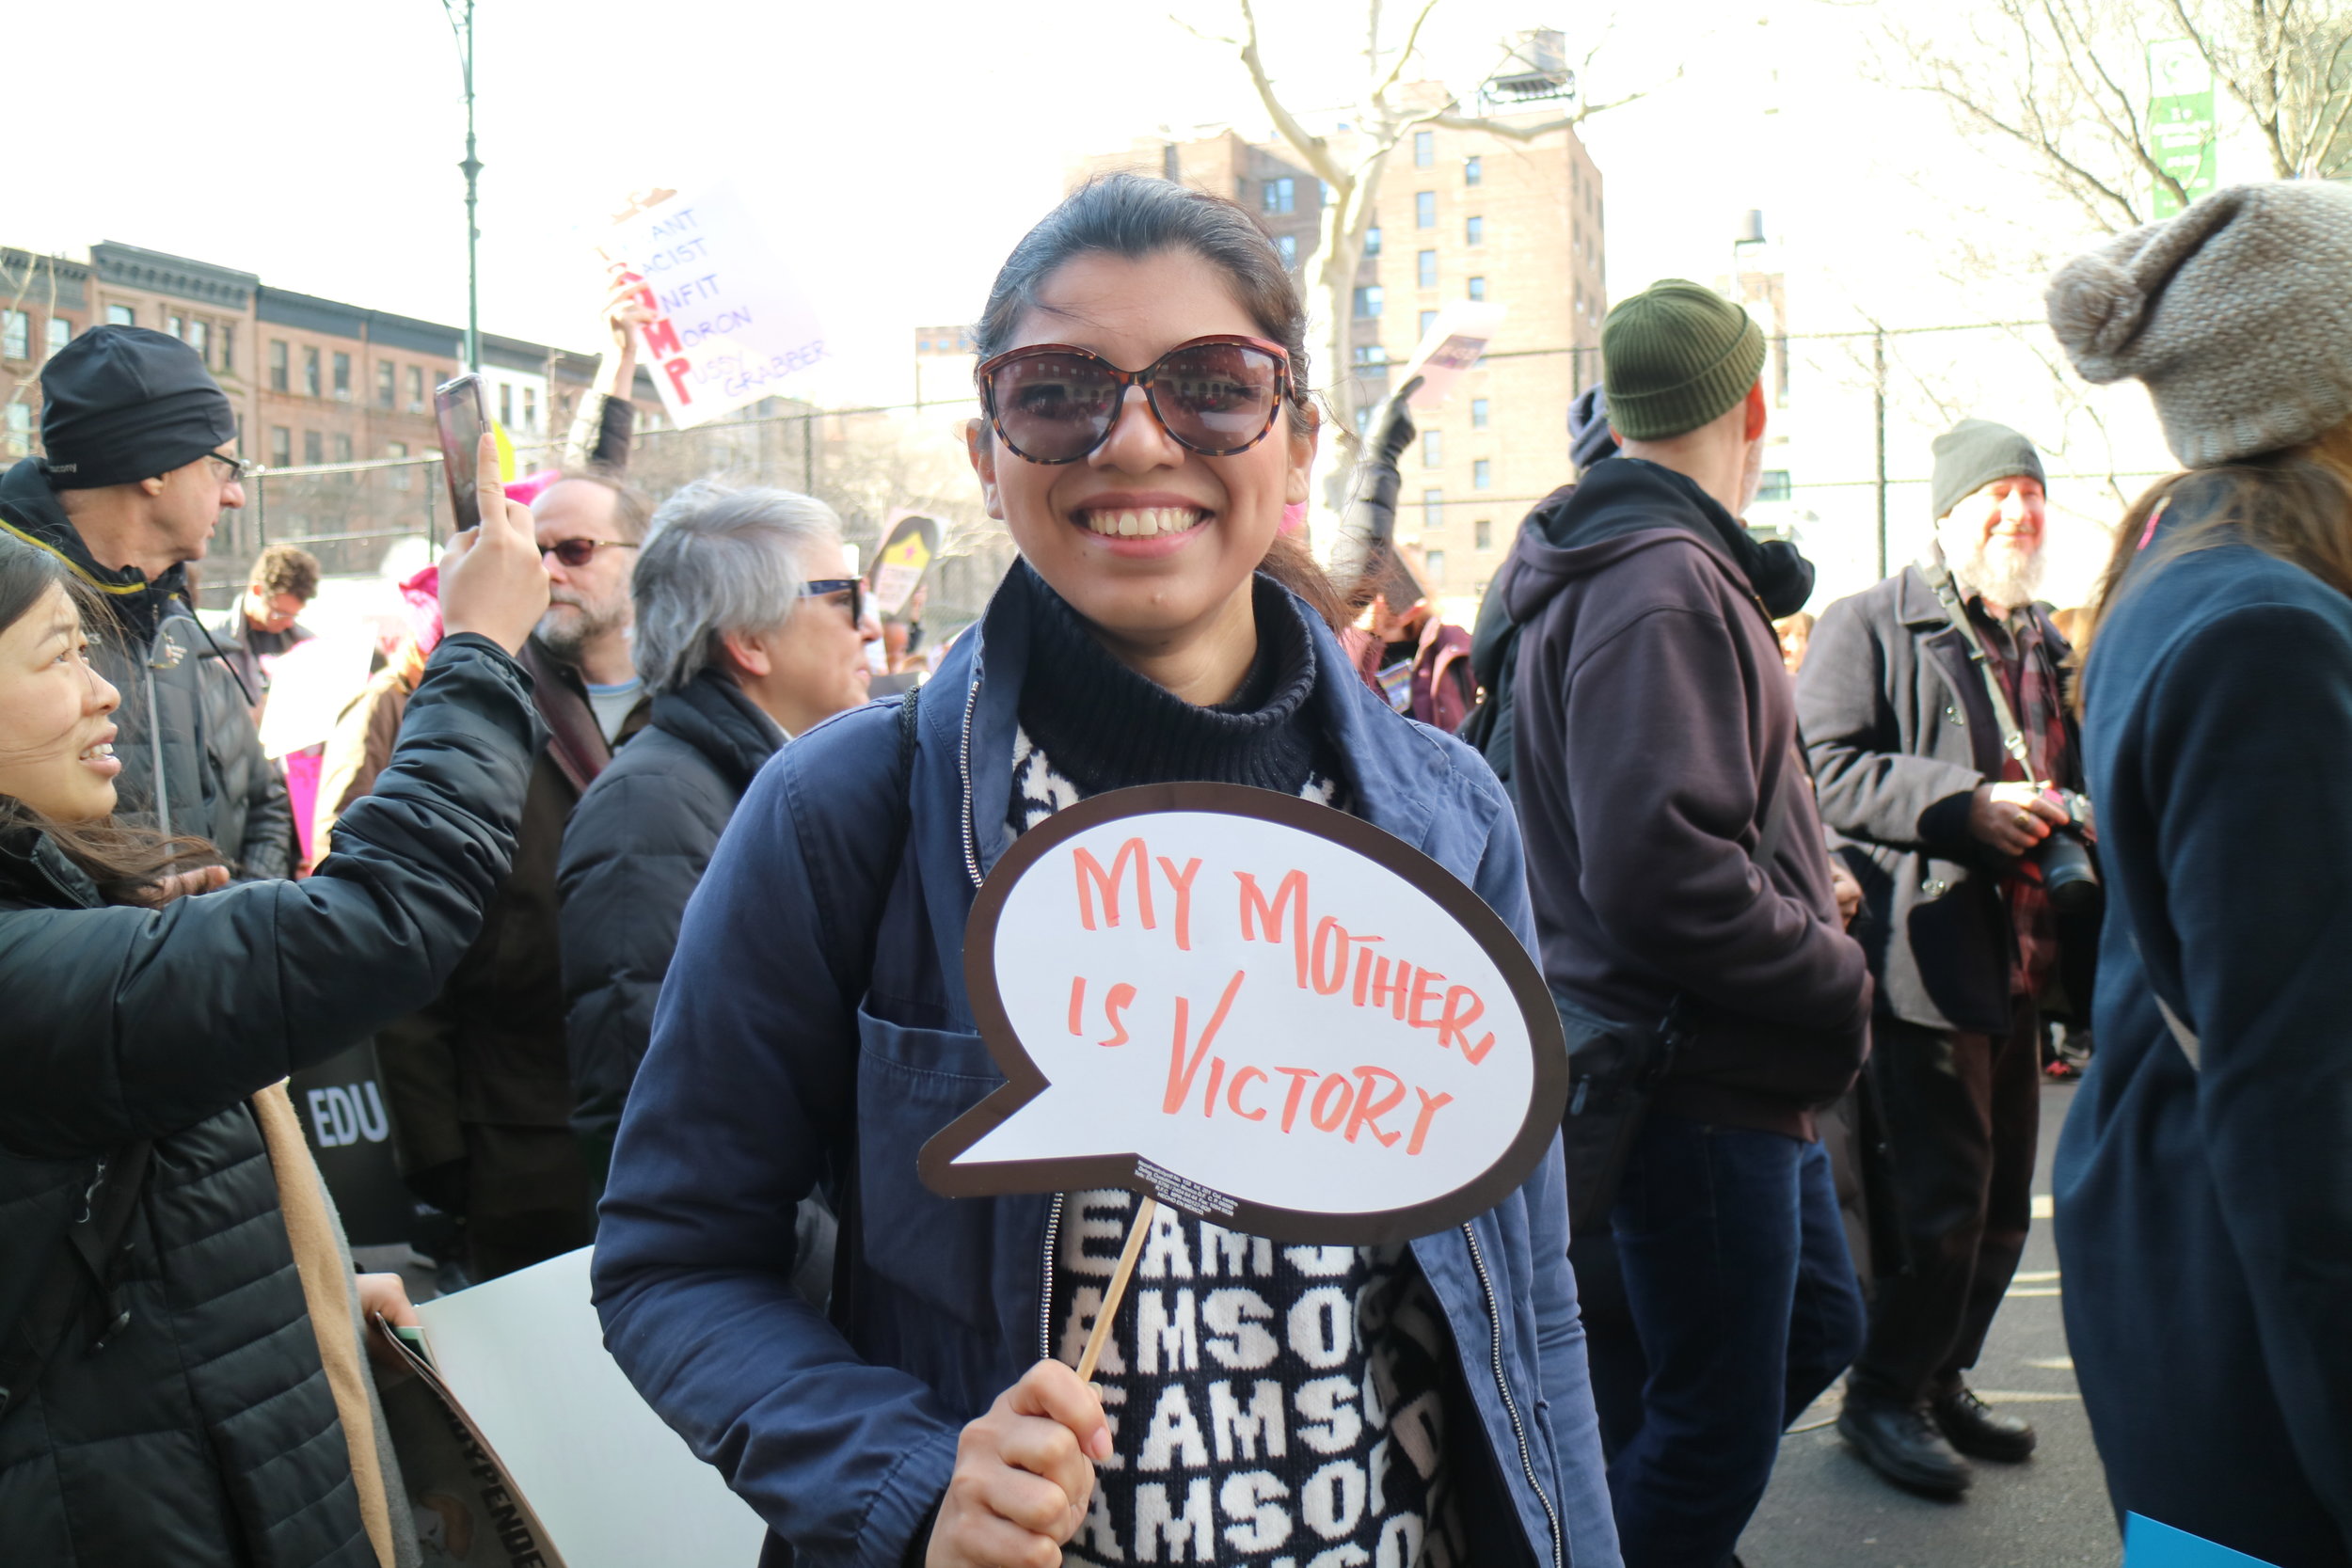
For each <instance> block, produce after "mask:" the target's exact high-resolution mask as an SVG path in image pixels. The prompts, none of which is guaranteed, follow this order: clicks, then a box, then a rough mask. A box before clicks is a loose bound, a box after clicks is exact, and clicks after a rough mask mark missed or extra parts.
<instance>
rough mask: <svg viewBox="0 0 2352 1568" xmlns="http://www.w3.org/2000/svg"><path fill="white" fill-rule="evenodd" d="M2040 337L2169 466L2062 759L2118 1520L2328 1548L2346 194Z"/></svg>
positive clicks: (2075, 1165)
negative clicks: (2085, 770) (2096, 865)
mask: <svg viewBox="0 0 2352 1568" xmlns="http://www.w3.org/2000/svg"><path fill="white" fill-rule="evenodd" d="M2049 304H2050V320H2051V325H2053V326H2054V327H2055V328H2056V329H2057V331H2058V339H2059V341H2061V342H2062V343H2064V344H2065V345H2066V348H2067V350H2068V352H2069V353H2070V354H2071V355H2072V356H2073V357H2074V363H2075V366H2076V368H2078V369H2079V370H2080V371H2081V372H2083V373H2084V374H2085V375H2086V376H2088V377H2090V379H2091V380H2093V381H2118V380H2122V379H2123V378H2125V377H2127V376H2128V377H2134V378H2137V379H2138V380H2140V381H2143V382H2145V383H2146V384H2147V387H2148V390H2149V392H2150V394H2151V396H2152V397H2153V399H2154V402H2155V406H2156V413H2157V414H2158V416H2159V417H2160V418H2161V419H2162V420H2163V423H2164V430H2165V436H2166V438H2167V440H2168V441H2169V444H2170V446H2171V448H2172V451H2173V452H2174V454H2175V455H2176V456H2178V457H2179V458H2180V459H2181V461H2182V463H2183V464H2184V465H2185V467H2186V471H2185V472H2182V473H2178V474H2174V475H2172V476H2171V477H2170V478H2169V479H2167V480H2165V481H2163V482H2162V483H2158V484H2157V485H2156V486H2155V487H2154V488H2153V489H2152V490H2150V491H2149V492H2148V493H2147V494H2146V495H2145V496H2143V497H2141V498H2140V499H2139V500H2138V502H2137V504H2135V505H2134V506H2133V507H2132V508H2131V510H2130V511H2129V512H2128V513H2127V514H2126V515H2125V516H2124V518H2123V524H2122V529H2121V530H2119V531H2118V532H2117V534H2116V541H2115V554H2114V558H2113V560H2112V561H2111V562H2110V563H2109V565H2108V567H2107V571H2106V578H2105V579H2104V581H2103V582H2102V583H2101V585H2100V588H2099V592H2098V597H2097V602H2096V604H2095V605H2094V607H2093V610H2092V614H2093V621H2092V629H2091V632H2090V643H2089V652H2088V655H2087V656H2086V658H2085V661H2084V666H2083V677H2082V683H2081V691H2082V701H2083V743H2084V751H2085V753H2086V757H2087V761H2088V764H2089V773H2090V794H2091V799H2092V800H2093V802H2094V803H2095V804H2096V807H2097V811H2098V826H2099V853H2100V863H2101V869H2102V871H2103V872H2104V874H2105V876H2106V880H2107V884H2108V896H2107V911H2106V929H2105V932H2104V935H2103V938H2102V941H2101V944H2100V950H2099V985H2098V1000H2097V1003H2096V1006H2095V1011H2096V1014H2097V1031H2096V1033H2097V1037H2098V1042H2099V1045H2098V1051H2097V1053H2096V1054H2095V1055H2094V1056H2093V1058H2092V1061H2091V1065H2090V1069H2089V1070H2088V1071H2087V1072H2086V1073H2085V1074H2084V1077H2083V1083H2082V1087H2081V1088H2080V1089H2079V1090H2078V1091H2077V1093H2076V1097H2075V1101H2074V1109H2073V1110H2072V1111H2071V1112H2070V1113H2069V1115H2068V1117H2067V1119H2066V1130H2065V1132H2064V1133H2063V1134H2062V1135H2061V1137H2060V1139H2059V1141H2058V1165H2057V1183H2056V1184H2057V1196H2058V1254H2059V1258H2060V1259H2061V1261H2063V1262H2064V1264H2065V1266H2066V1328H2067V1338H2068V1340H2069V1341H2070V1343H2071V1345H2072V1348H2073V1351H2074V1366H2075V1370H2076V1375H2077V1376H2078V1377H2079V1378H2080V1379H2081V1382H2082V1390H2083V1401H2084V1403H2085V1405H2086V1406H2087V1407H2088V1409H2089V1411H2090V1421H2091V1429H2092V1431H2093V1433H2095V1434H2096V1436H2097V1438H2098V1442H2099V1452H2100V1457H2101V1458H2102V1459H2103V1460H2104V1461H2105V1462H2106V1477H2107V1490H2108V1493H2109V1495H2110V1496H2111V1497H2113V1499H2114V1502H2115V1507H2116V1511H2117V1513H2118V1514H2119V1515H2121V1514H2125V1513H2141V1514H2145V1515H2147V1516H2149V1517H2151V1518H2153V1519H2155V1520H2158V1521H2160V1522H2162V1523H2164V1524H2168V1525H2172V1526H2175V1527H2177V1528H2181V1529H2185V1530H2187V1531H2189V1532H2190V1533H2191V1534H2194V1535H2198V1536H2201V1537H2204V1538H2205V1539H2207V1540H2211V1541H2216V1542H2218V1543H2220V1544H2223V1545H2225V1546H2230V1547H2233V1548H2235V1549H2236V1550H2238V1551H2241V1552H2246V1553H2249V1554H2250V1555H2251V1556H2252V1557H2254V1558H2256V1559H2259V1560H2262V1561H2264V1562H2271V1563H2278V1564H2280V1565H2281V1568H2344V1565H2345V1564H2352V962H2347V961H2346V943H2347V942H2352V191H2347V190H2345V189H2344V187H2343V186H2341V185H2331V184H2323V183H2319V182H2290V183H2280V184H2271V185H2244V186H2238V187H2236V188H2234V189H2232V190H2225V191H2221V192H2219V193H2217V194H2216V195H2214V196H2212V197H2209V198H2206V199H2204V200H2203V201H2201V202H2199V203H2198V204H2197V205H2195V206H2194V207H2191V208H2190V209H2189V210H2188V211H2187V212H2185V213H2184V214H2181V215H2180V216H2179V217H2177V218H2174V219H2173V220H2171V221H2170V222H2169V223H2164V224H2158V225H2154V226H2153V227H2150V228H2147V229H2142V230H2136V231H2134V232H2133V233H2131V234H2128V235H2125V236H2123V237H2122V238H2121V239H2119V240H2117V241H2115V242H2114V243H2112V244H2111V245H2107V246H2106V247H2105V248H2104V249H2102V250H2099V251H2096V252H2093V253H2092V254H2090V255H2089V256H2086V257H2083V258H2081V259H2079V260H2077V261H2073V262H2071V263H2069V264H2068V265H2067V266H2066V267H2065V268H2064V269H2063V270H2061V271H2060V272H2059V273H2058V276H2057V277H2056V278H2055V279H2054V280H2053V281H2052V284H2051V287H2050V295H2049Z"/></svg>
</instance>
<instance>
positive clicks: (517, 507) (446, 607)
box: [441, 430, 548, 654]
mask: <svg viewBox="0 0 2352 1568" xmlns="http://www.w3.org/2000/svg"><path fill="white" fill-rule="evenodd" d="M470 455H471V456H472V458H473V462H472V464H471V465H470V467H471V469H472V472H473V475H474V483H473V488H472V489H471V490H470V491H469V492H468V499H469V500H471V501H472V503H473V507H472V510H473V514H474V515H475V516H476V517H478V518H480V519H481V521H480V523H479V524H477V525H476V526H475V527H472V528H469V529H461V530H459V531H458V532H457V533H455V534H454V535H453V536H452V537H451V539H450V542H449V546H448V548H447V549H445V550H444V551H443V552H442V554H441V624H442V626H445V627H446V628H448V630H449V631H451V632H453V633H455V632H461V631H470V632H478V633H480V634H481V635H482V636H484V637H486V638H488V639H489V640H490V641H493V642H496V643H497V644H498V645H499V646H500V647H501V648H504V649H505V650H506V651H507V652H508V653H510V654H511V653H517V652H520V651H521V649H522V645H523V639H524V638H526V637H529V636H530V635H531V628H532V627H533V626H537V625H538V624H539V617H540V616H542V615H544V614H546V613H547V610H548V569H547V563H546V562H544V561H542V560H541V559H540V556H539V536H538V533H537V531H535V530H534V529H533V528H532V521H531V508H529V507H527V506H525V505H523V503H522V502H520V501H515V500H509V499H506V491H505V490H504V488H503V487H502V486H501V485H500V483H499V457H498V438H497V437H496V436H492V435H491V434H490V433H489V432H488V431H486V430H485V431H484V432H483V433H482V436H481V437H480V439H479V440H478V441H477V442H476V443H475V446H474V449H473V451H472V452H471V454H470Z"/></svg>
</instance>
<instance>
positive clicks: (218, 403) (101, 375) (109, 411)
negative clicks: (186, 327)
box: [40, 324, 237, 490]
mask: <svg viewBox="0 0 2352 1568" xmlns="http://www.w3.org/2000/svg"><path fill="white" fill-rule="evenodd" d="M40 403H41V408H40V444H41V446H42V447H43V448H44V449H45V450H46V452H47V455H46V456H45V457H44V458H43V459H42V461H41V467H42V469H43V471H44V472H45V473H46V474H47V476H48V479H49V487H50V488H51V489H53V490H89V489H95V488H97V487H98V486H100V485H103V484H130V483H135V482H137V481H139V480H142V479H152V478H154V477H155V476H157V475H158V474H167V473H169V472H170V471H171V470H172V469H174V468H178V467H184V466H185V465H187V464H190V463H193V462H195V461H196V460H197V459H198V458H199V457H201V456H203V455H204V454H205V453H206V452H208V451H214V450H215V449H216V448H219V447H222V446H225V445H227V444H228V443H229V442H230V441H233V440H235V439H236V438H237V416H236V414H235V411H234V410H233V409H231V408H230V404H229V395H228V394H227V393H226V392H223V391H222V390H221V389H220V388H219V386H218V385H217V384H216V383H215V381H214V380H213V377H212V373H211V372H209V371H207V370H205V368H204V358H203V356H201V355H199V354H198V353H197V352H196V350H194V349H192V348H190V347H189V346H188V345H187V344H185V343H183V342H182V341H180V340H179V339H177V338H174V337H172V336H170V335H169V334H167V333H163V332H156V331H152V330H151V329H149V328H147V327H143V326H116V325H112V324H109V325H104V326H95V327H92V328H90V330H88V331H87V332H85V333H83V334H82V335H81V336H80V337H79V338H76V339H74V340H73V341H72V342H70V343H68V344H67V345H66V346H65V347H64V348H62V349H59V350H58V351H57V353H56V355H55V356H52V357H51V359H50V361H49V363H47V364H46V365H43V366H42V367H41V371H40Z"/></svg>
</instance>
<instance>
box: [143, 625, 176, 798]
mask: <svg viewBox="0 0 2352 1568" xmlns="http://www.w3.org/2000/svg"><path fill="white" fill-rule="evenodd" d="M139 673H140V675H141V676H142V678H143V683H144V684H145V686H146V688H147V755H148V765H149V766H150V767H151V768H154V770H155V826H156V828H157V830H158V831H159V832H162V833H163V834H164V835H165V836H166V837H169V836H170V834H171V784H170V781H169V780H167V779H166V778H165V777H164V726H163V720H162V717H161V716H160V715H159V714H157V713H156V711H155V667H154V666H153V665H152V664H150V665H148V666H147V668H145V669H144V670H141V671H140V672H139Z"/></svg>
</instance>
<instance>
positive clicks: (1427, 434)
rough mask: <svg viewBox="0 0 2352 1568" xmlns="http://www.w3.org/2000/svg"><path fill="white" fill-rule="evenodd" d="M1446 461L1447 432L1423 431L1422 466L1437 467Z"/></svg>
mask: <svg viewBox="0 0 2352 1568" xmlns="http://www.w3.org/2000/svg"><path fill="white" fill-rule="evenodd" d="M1444 462H1445V433H1444V432H1443V431H1437V430H1424V431H1422V433H1421V466H1422V467H1424V468H1435V467H1440V466H1442V465H1443V464H1444Z"/></svg>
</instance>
